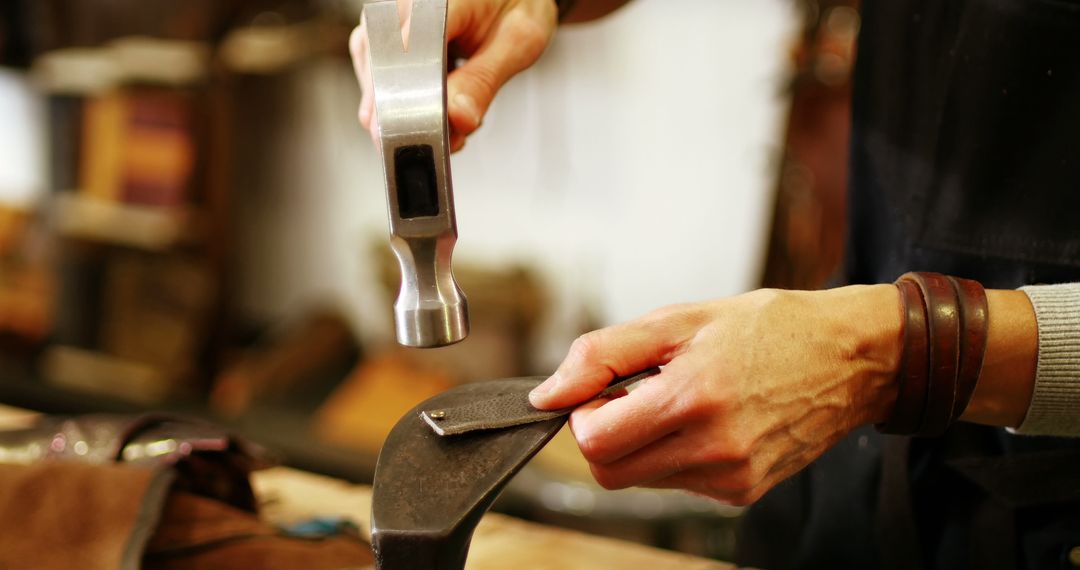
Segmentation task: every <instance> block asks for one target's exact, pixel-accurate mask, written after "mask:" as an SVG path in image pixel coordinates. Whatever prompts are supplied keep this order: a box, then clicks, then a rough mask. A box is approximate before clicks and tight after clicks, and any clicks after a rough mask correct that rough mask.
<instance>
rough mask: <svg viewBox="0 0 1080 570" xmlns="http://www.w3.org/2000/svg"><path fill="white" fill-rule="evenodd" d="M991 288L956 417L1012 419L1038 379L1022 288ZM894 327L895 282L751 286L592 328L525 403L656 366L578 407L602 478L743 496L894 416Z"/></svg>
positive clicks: (573, 395) (898, 348)
mask: <svg viewBox="0 0 1080 570" xmlns="http://www.w3.org/2000/svg"><path fill="white" fill-rule="evenodd" d="M987 294H988V303H989V315H990V316H989V330H988V344H987V353H986V357H985V361H984V366H983V371H982V374H981V376H980V380H979V383H978V386H977V388H976V390H975V393H974V394H973V397H972V401H971V404H970V405H969V408H968V409H967V413H966V414H965V416H964V418H963V419H965V420H968V421H978V422H983V423H992V424H995V425H1002V426H1016V425H1019V423H1020V421H1021V420H1022V419H1023V417H1024V412H1025V410H1026V409H1027V402H1029V401H1030V400H1031V392H1032V386H1033V384H1034V380H1033V379H1034V371H1035V365H1034V362H1035V358H1036V352H1037V349H1036V346H1037V344H1036V342H1037V333H1036V327H1035V316H1034V312H1033V310H1032V306H1031V304H1030V303H1029V302H1028V301H1027V298H1026V297H1025V296H1024V294H1023V293H1022V292H1018V291H988V292H987ZM902 334H903V324H902V322H901V302H900V297H899V293H898V291H897V288H896V287H895V286H893V285H874V286H853V287H843V288H839V289H833V290H828V291H815V292H805V291H775V290H761V291H755V292H752V293H748V294H745V295H740V296H738V297H734V298H731V299H725V300H720V301H713V302H708V303H698V304H690V305H682V306H676V307H669V308H666V309H661V310H660V311H657V312H655V313H653V314H651V315H648V316H646V317H644V318H642V319H639V320H636V321H632V322H629V323H626V324H622V325H616V326H614V327H609V328H606V329H601V330H599V331H595V332H592V333H589V334H586V335H585V336H583V337H582V338H580V339H579V340H578V341H576V342H575V343H574V345H573V346H572V348H571V350H570V353H569V354H568V356H567V358H566V360H565V361H564V362H563V363H562V365H561V366H560V367H559V369H558V371H557V372H556V373H555V375H554V376H553V377H552V378H551V379H549V380H548V381H547V382H545V384H543V385H541V386H540V387H538V388H537V390H536V391H534V392H533V394H532V395H531V401H532V403H533V404H534V405H535V406H537V407H540V408H545V409H553V408H560V407H565V406H571V405H574V404H576V403H578V402H581V401H584V400H586V399H587V398H589V397H591V396H592V395H593V394H595V393H597V392H599V391H600V389H601V388H602V387H603V386H604V385H606V384H607V382H608V381H610V379H611V378H613V377H614V376H617V375H619V376H621V375H626V374H630V373H633V372H635V371H638V370H641V369H645V368H648V367H651V366H657V365H662V366H664V367H663V369H662V371H661V373H660V374H658V375H657V376H655V377H653V378H651V379H649V380H647V381H645V382H644V383H643V385H641V386H639V387H638V388H636V389H634V390H631V391H630V393H629V394H628V395H626V396H623V397H621V398H617V399H614V400H602V401H597V402H591V403H588V404H585V405H583V406H581V407H580V408H579V409H578V410H576V411H575V412H574V413H573V414H572V416H571V428H572V429H573V431H574V435H575V437H576V438H577V441H578V444H579V446H580V447H581V450H582V453H583V454H584V456H585V458H586V459H588V460H589V462H590V465H591V467H592V471H593V474H594V476H595V477H596V479H597V481H598V482H599V483H600V484H601V485H603V486H605V487H609V488H622V487H628V486H635V485H640V486H649V487H675V488H682V489H687V490H690V491H693V492H696V493H699V494H704V495H708V496H711V497H714V498H716V499H719V500H722V501H725V502H729V503H735V504H746V503H749V502H752V501H754V500H756V499H757V498H759V497H760V496H761V495H763V494H764V493H765V491H767V490H768V489H770V488H771V487H772V486H774V485H775V484H777V483H778V482H780V481H782V480H783V479H785V478H786V477H788V476H790V475H792V474H794V473H796V472H797V471H799V470H800V469H802V468H803V467H805V466H806V465H807V464H808V463H809V462H810V461H812V460H814V459H815V458H817V457H818V456H820V455H821V454H822V453H824V452H825V450H827V449H828V448H829V447H831V446H832V445H833V444H834V443H836V442H837V441H839V440H840V439H841V438H843V437H844V436H845V435H846V434H847V433H849V432H850V431H851V430H853V429H855V428H856V427H859V426H863V425H868V424H878V423H881V422H883V421H884V420H885V419H886V418H888V417H889V413H890V411H891V410H892V406H893V404H894V403H895V401H896V398H897V384H896V381H895V377H896V371H897V369H898V366H899V363H900V359H901V352H902Z"/></svg>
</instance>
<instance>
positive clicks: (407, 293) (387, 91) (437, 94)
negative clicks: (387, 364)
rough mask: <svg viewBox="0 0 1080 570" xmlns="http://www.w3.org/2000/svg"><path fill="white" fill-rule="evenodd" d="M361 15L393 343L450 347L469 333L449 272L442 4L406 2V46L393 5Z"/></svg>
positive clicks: (450, 208) (451, 229)
mask: <svg viewBox="0 0 1080 570" xmlns="http://www.w3.org/2000/svg"><path fill="white" fill-rule="evenodd" d="M364 18H365V19H366V22H367V29H368V40H369V44H370V48H369V50H368V53H369V58H370V62H369V63H370V69H371V80H372V86H373V91H374V95H375V112H376V113H377V116H378V132H377V136H376V146H378V148H379V152H380V154H381V155H382V159H383V175H384V179H385V180H386V198H387V203H388V206H389V210H390V244H391V247H392V248H393V250H394V254H395V255H396V256H397V259H398V263H399V264H400V266H401V290H400V291H399V292H398V298H397V301H396V302H395V303H394V318H395V321H396V329H397V339H398V342H399V343H401V344H403V345H405V346H415V347H424V348H427V347H436V346H444V345H448V344H453V343H455V342H458V341H460V340H462V339H464V338H465V337H466V336H467V335H468V334H469V311H468V305H467V304H466V301H465V294H464V293H462V292H461V288H460V287H458V284H457V281H455V280H454V274H453V270H452V268H451V256H452V255H453V250H454V244H455V242H456V241H457V222H456V220H455V218H454V192H453V188H452V185H451V182H450V153H449V140H448V136H449V126H448V123H447V118H446V0H412V15H411V16H410V22H411V23H410V28H409V43H408V49H407V50H406V49H405V47H404V43H403V41H402V35H401V27H400V24H399V19H398V9H397V2H396V1H395V0H387V1H382V2H369V3H368V4H367V5H366V6H365V7H364Z"/></svg>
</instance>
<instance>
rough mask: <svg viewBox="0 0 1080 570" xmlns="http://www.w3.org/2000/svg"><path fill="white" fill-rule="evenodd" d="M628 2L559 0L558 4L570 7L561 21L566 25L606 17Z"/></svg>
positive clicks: (616, 0)
mask: <svg viewBox="0 0 1080 570" xmlns="http://www.w3.org/2000/svg"><path fill="white" fill-rule="evenodd" d="M628 2H629V0H559V1H558V4H559V5H560V6H562V5H563V4H564V3H565V4H569V5H570V8H569V10H568V11H567V12H566V15H565V16H564V17H563V20H562V21H563V23H566V24H575V23H580V22H589V21H592V20H596V19H597V18H601V17H603V16H606V15H608V14H610V13H612V12H614V11H615V10H618V9H619V8H621V7H622V6H623V5H624V4H627V3H628Z"/></svg>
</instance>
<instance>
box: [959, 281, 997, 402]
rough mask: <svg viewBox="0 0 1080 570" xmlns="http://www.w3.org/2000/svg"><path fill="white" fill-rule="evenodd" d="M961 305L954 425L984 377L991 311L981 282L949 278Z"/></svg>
mask: <svg viewBox="0 0 1080 570" xmlns="http://www.w3.org/2000/svg"><path fill="white" fill-rule="evenodd" d="M949 280H950V281H951V282H952V285H953V288H954V289H955V290H956V295H957V298H958V299H959V301H960V303H959V305H960V331H961V332H960V364H959V370H958V371H957V374H956V401H955V402H954V403H953V410H952V419H951V421H953V422H955V421H956V420H958V419H960V416H961V415H962V414H963V413H964V410H965V409H967V405H968V403H969V402H970V401H971V395H972V394H974V393H975V386H976V385H977V384H978V382H979V375H980V374H981V373H982V365H983V359H984V357H985V356H986V344H987V340H988V338H989V333H990V310H989V305H988V303H987V300H986V291H985V290H984V289H983V286H982V285H981V284H979V282H978V281H972V280H970V279H960V278H957V277H950V278H949Z"/></svg>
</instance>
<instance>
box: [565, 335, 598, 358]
mask: <svg viewBox="0 0 1080 570" xmlns="http://www.w3.org/2000/svg"><path fill="white" fill-rule="evenodd" d="M601 342H602V341H601V335H600V333H599V332H598V331H593V332H589V333H585V334H583V335H581V336H579V337H577V338H576V339H574V342H573V343H572V344H571V345H570V355H571V356H572V357H573V358H574V359H575V360H576V361H577V362H592V361H593V360H594V359H596V358H597V357H598V356H599V355H600V345H601Z"/></svg>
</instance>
